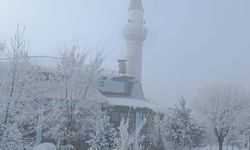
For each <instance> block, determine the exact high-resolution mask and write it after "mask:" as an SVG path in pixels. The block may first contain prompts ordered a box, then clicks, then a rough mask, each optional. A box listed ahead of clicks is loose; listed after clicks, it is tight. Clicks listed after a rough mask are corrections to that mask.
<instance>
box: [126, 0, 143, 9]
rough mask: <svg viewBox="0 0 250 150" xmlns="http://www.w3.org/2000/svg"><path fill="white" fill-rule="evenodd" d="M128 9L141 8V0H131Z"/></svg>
mask: <svg viewBox="0 0 250 150" xmlns="http://www.w3.org/2000/svg"><path fill="white" fill-rule="evenodd" d="M129 9H143V6H142V2H141V0H131V1H130V7H129Z"/></svg>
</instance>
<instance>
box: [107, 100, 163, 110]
mask: <svg viewBox="0 0 250 150" xmlns="http://www.w3.org/2000/svg"><path fill="white" fill-rule="evenodd" d="M106 100H107V101H108V103H109V104H110V105H114V106H128V107H133V108H149V109H152V110H153V111H154V112H159V113H163V112H165V111H166V110H165V108H163V107H162V106H160V105H158V104H155V103H152V102H147V101H143V100H140V99H133V98H121V97H106Z"/></svg>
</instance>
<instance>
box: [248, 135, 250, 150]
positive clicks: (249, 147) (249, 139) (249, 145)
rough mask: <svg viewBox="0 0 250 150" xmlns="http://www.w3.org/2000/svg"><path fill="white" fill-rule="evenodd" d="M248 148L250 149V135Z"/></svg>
mask: <svg viewBox="0 0 250 150" xmlns="http://www.w3.org/2000/svg"><path fill="white" fill-rule="evenodd" d="M248 150H250V136H249V137H248Z"/></svg>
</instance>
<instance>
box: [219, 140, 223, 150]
mask: <svg viewBox="0 0 250 150" xmlns="http://www.w3.org/2000/svg"><path fill="white" fill-rule="evenodd" d="M218 142H219V150H223V142H224V139H223V138H218Z"/></svg>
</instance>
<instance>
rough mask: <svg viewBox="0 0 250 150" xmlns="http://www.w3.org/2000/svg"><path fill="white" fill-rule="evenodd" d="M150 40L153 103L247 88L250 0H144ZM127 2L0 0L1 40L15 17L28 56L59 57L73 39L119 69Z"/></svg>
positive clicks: (146, 57) (148, 75)
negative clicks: (220, 88)
mask: <svg viewBox="0 0 250 150" xmlns="http://www.w3.org/2000/svg"><path fill="white" fill-rule="evenodd" d="M143 3H144V9H145V20H146V25H145V26H146V28H147V29H148V32H149V34H148V38H147V39H146V41H145V44H144V50H143V74H142V76H143V77H142V78H143V81H142V82H143V87H144V92H145V95H146V97H148V98H152V101H153V102H156V103H160V104H164V105H169V104H173V103H175V102H176V101H177V100H178V98H179V97H180V96H184V97H186V98H187V99H188V100H191V99H192V98H193V97H194V96H195V95H196V92H197V90H198V89H199V88H201V87H203V86H204V85H207V84H212V83H215V82H229V83H236V84H242V85H243V86H245V87H247V88H250V9H249V8H250V1H249V0H143ZM128 5H129V0H0V41H4V40H7V41H8V39H9V38H10V36H11V35H13V33H14V32H15V29H16V25H17V23H18V22H19V23H20V24H21V25H25V26H26V38H27V40H28V41H29V43H30V45H31V48H32V50H31V54H32V55H53V56H55V55H57V51H56V48H57V47H58V45H60V44H63V43H64V42H70V41H72V40H74V41H77V42H78V43H80V44H81V45H82V47H84V46H86V45H94V46H97V47H103V48H104V49H105V50H107V51H109V52H112V53H111V54H110V55H109V57H108V58H107V60H106V62H105V64H104V66H105V67H106V68H109V69H111V70H115V69H117V67H116V66H117V63H116V59H118V58H119V57H120V56H121V54H122V53H124V51H126V44H125V40H124V38H123V36H122V32H123V29H124V27H125V25H126V23H127V20H128V12H127V10H128Z"/></svg>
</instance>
